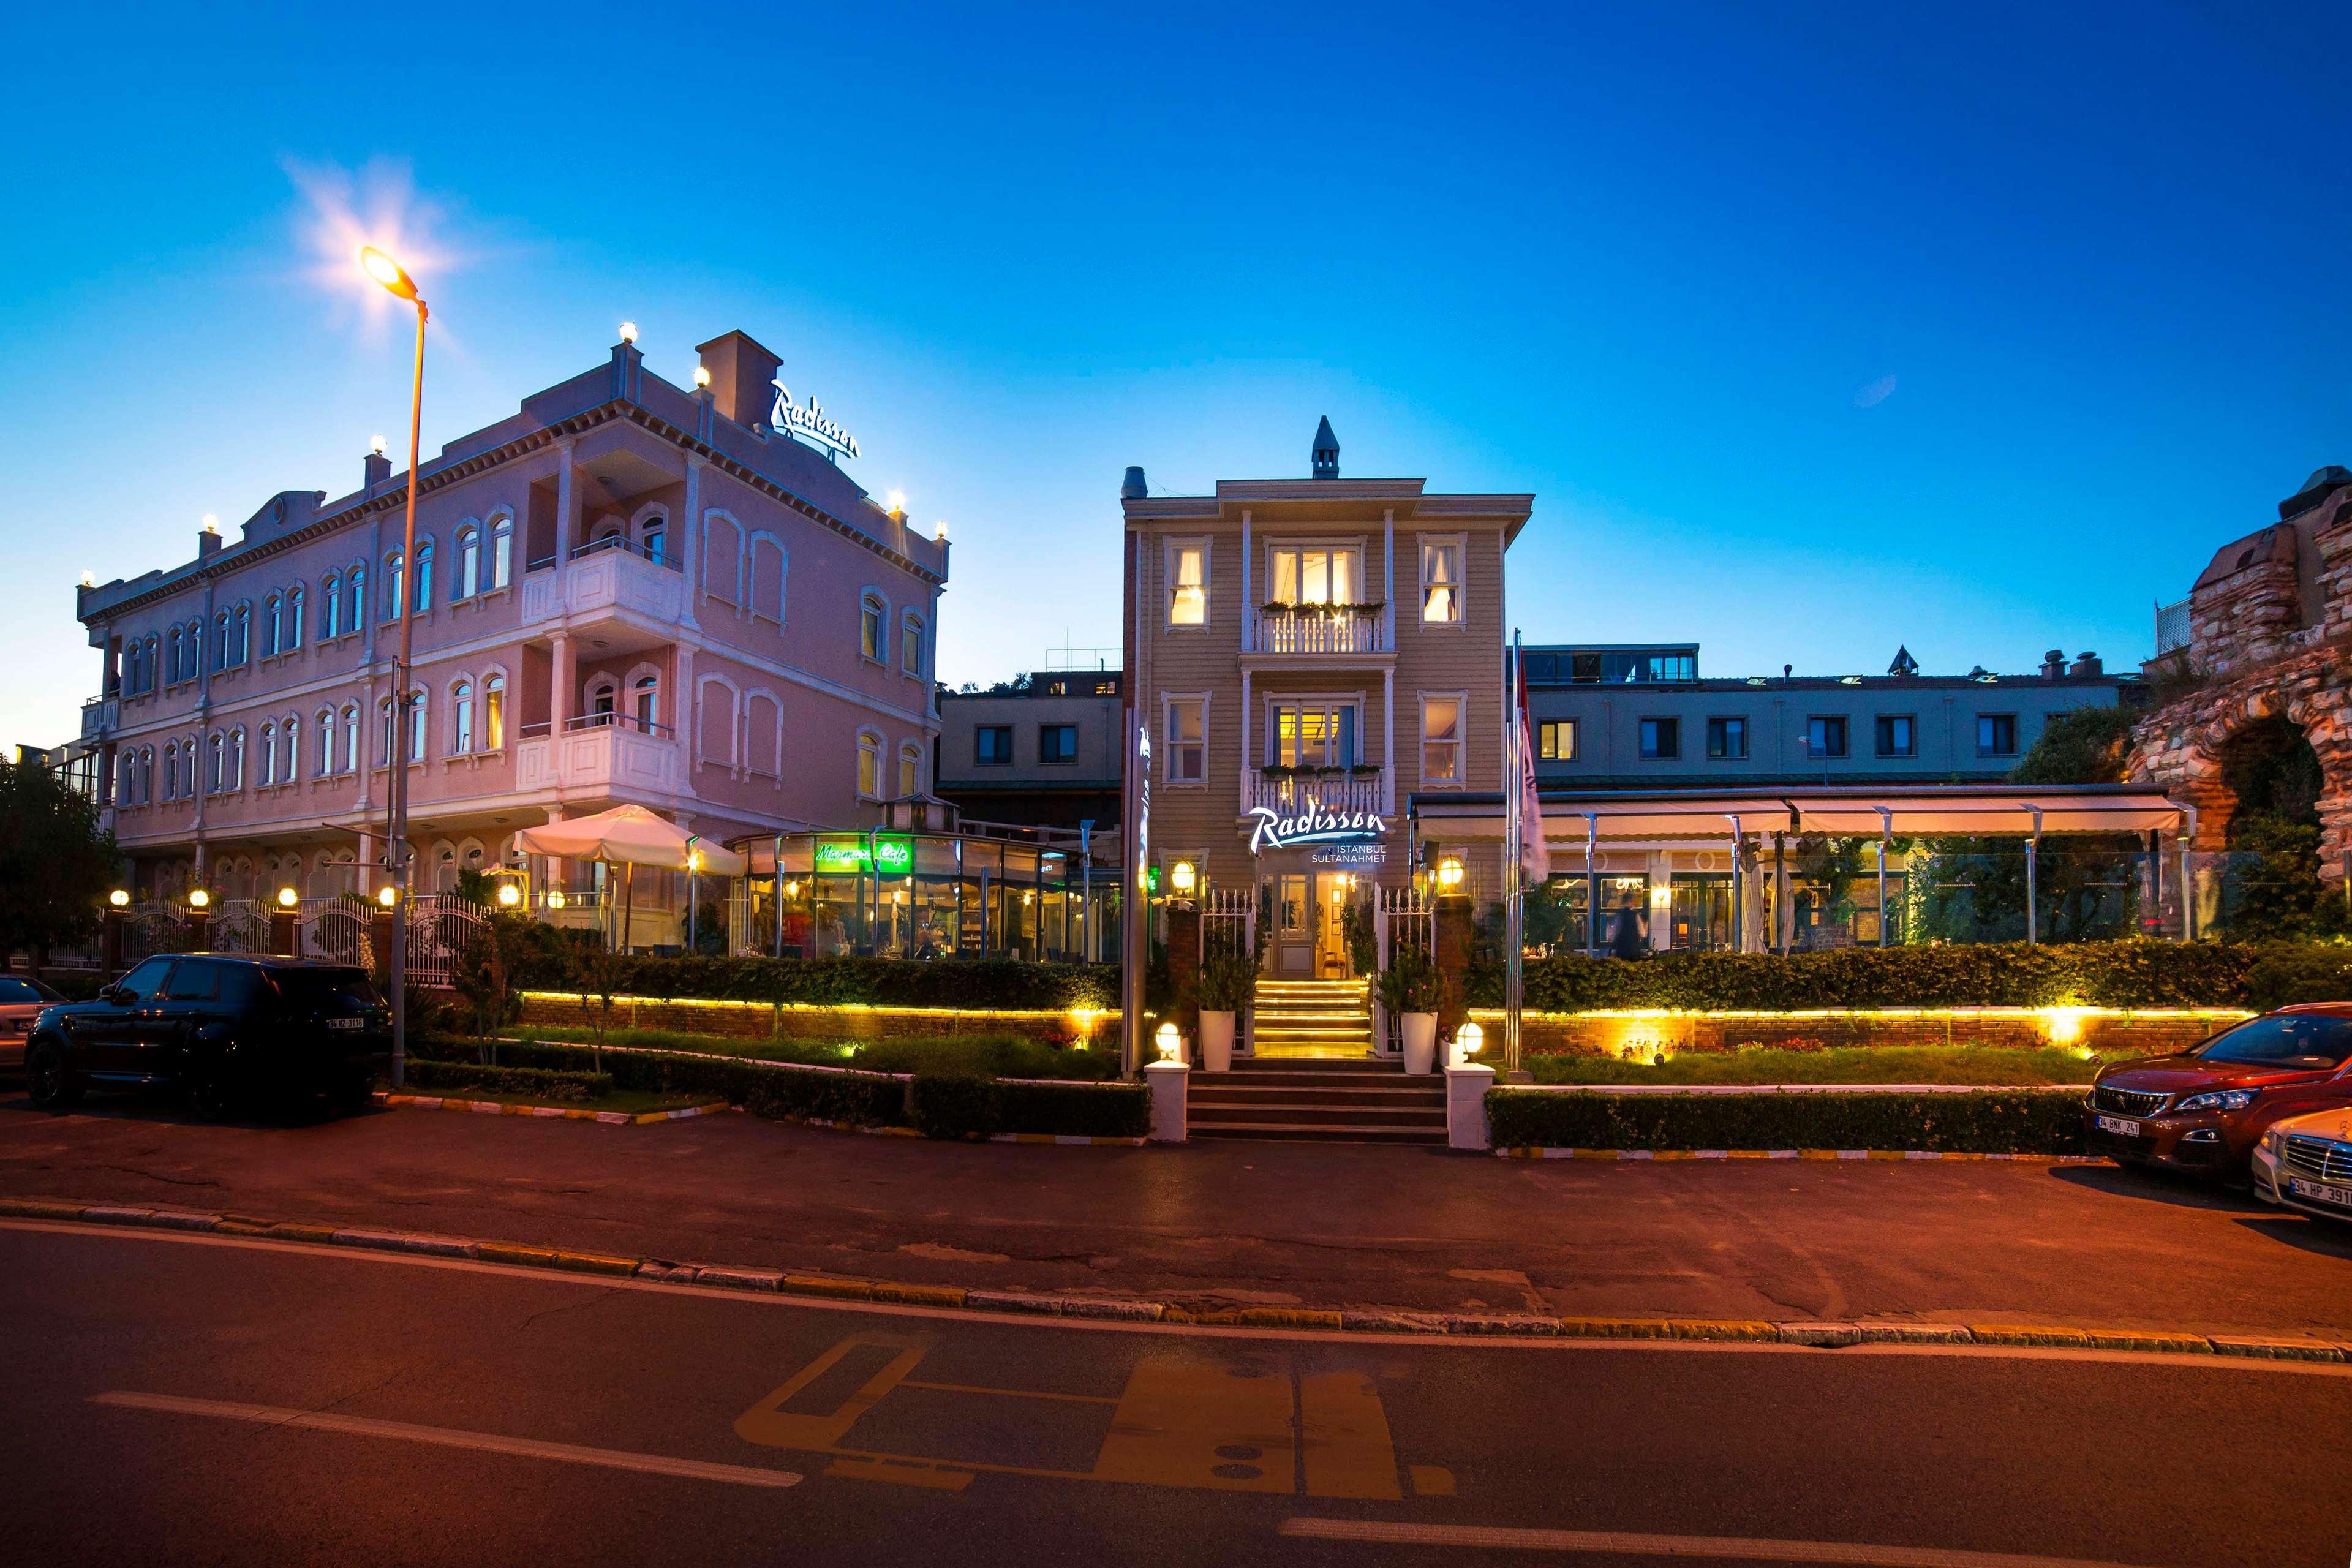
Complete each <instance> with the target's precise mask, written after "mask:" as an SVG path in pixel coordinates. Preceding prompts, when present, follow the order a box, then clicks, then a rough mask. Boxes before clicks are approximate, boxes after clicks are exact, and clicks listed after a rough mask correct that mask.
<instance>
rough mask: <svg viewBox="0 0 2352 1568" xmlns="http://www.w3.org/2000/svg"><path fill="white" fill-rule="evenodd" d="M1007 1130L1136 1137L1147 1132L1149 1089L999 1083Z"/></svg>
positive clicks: (1114, 1085) (1119, 1085)
mask: <svg viewBox="0 0 2352 1568" xmlns="http://www.w3.org/2000/svg"><path fill="white" fill-rule="evenodd" d="M996 1087H997V1090H998V1103H999V1105H1000V1107H1001V1121H1002V1125H1003V1129H1004V1131H1008V1132H1050V1133H1053V1134H1055V1136H1057V1137H1063V1138H1141V1137H1143V1136H1145V1135H1146V1134H1147V1133H1149V1132H1150V1131H1151V1091H1150V1089H1146V1088H1144V1087H1143V1086H1142V1085H1141V1084H1136V1083H1103V1084H1093V1083H1000V1084H998V1085H997V1086H996Z"/></svg>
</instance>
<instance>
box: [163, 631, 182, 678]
mask: <svg viewBox="0 0 2352 1568" xmlns="http://www.w3.org/2000/svg"><path fill="white" fill-rule="evenodd" d="M163 649H164V654H165V657H166V658H167V659H168V660H169V662H168V663H166V664H165V665H164V666H163V680H164V683H165V684H166V685H177V684H178V683H179V679H180V628H179V627H177V626H173V628H172V637H171V640H170V641H169V642H166V643H165V644H164V645H163Z"/></svg>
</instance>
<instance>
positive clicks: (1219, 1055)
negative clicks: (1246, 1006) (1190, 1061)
mask: <svg viewBox="0 0 2352 1568" xmlns="http://www.w3.org/2000/svg"><path fill="white" fill-rule="evenodd" d="M1201 1066H1202V1069H1203V1070H1205V1071H1208V1072H1231V1071H1232V1070H1233V1066H1234V1015H1233V1014H1231V1013H1212V1012H1209V1011H1207V1010H1206V1009H1203V1010H1202V1014H1201Z"/></svg>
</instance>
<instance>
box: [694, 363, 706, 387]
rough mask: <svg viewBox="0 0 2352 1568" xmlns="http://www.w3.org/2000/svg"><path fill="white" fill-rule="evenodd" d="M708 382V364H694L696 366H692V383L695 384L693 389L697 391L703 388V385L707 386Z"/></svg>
mask: <svg viewBox="0 0 2352 1568" xmlns="http://www.w3.org/2000/svg"><path fill="white" fill-rule="evenodd" d="M709 384H710V367H709V365H707V364H698V365H696V366H695V367H694V385H695V390H696V391H700V390H701V389H702V388H704V387H706V386H709Z"/></svg>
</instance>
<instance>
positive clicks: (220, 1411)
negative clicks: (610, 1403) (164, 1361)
mask: <svg viewBox="0 0 2352 1568" xmlns="http://www.w3.org/2000/svg"><path fill="white" fill-rule="evenodd" d="M90 1403H91V1404H93V1405H119V1406H121V1407H124V1408H127V1409H131V1410H163V1411H169V1412H171V1413H172V1414H173V1415H212V1416H216V1417H219V1418H221V1419H223V1420H227V1421H250V1422H252V1423H254V1424H255V1425H257V1426H301V1427H307V1428H309V1429H310V1430H311V1431H314V1432H341V1433H344V1434H346V1435H348V1436H354V1437H392V1438H396V1439H398V1440H399V1441H402V1442H405V1443H432V1444H435V1445H436V1446H438V1447H444V1448H471V1449H474V1450H476V1451H477V1452H479V1453H484V1454H509V1455H512V1456H514V1457H515V1458H523V1459H555V1460H558V1461H561V1462H562V1463H564V1464H568V1465H601V1466H603V1467H604V1468H606V1469H612V1470H641V1471H643V1472H645V1473H646V1474H647V1475H653V1476H676V1477H677V1478H679V1479H683V1480H692V1481H725V1482H728V1483H729V1484H730V1485H733V1486H739V1487H790V1486H798V1485H799V1484H800V1479H801V1478H800V1476H799V1475H798V1474H797V1473H795V1472H794V1471H792V1470H774V1469H767V1468H761V1467H760V1466H757V1465H717V1464H711V1463H709V1462H708V1461H706V1460H702V1459H673V1458H669V1457H668V1456H667V1455H665V1454H632V1453H628V1452H625V1450H622V1449H619V1448H586V1447H580V1446H579V1445H578V1444H574V1443H542V1442H540V1441H539V1440H538V1439H537V1438H533V1437H502V1436H499V1435H498V1434H497V1433H494V1432H461V1431H459V1430H457V1428H455V1427H452V1426H415V1425H414V1424H412V1423H410V1422H406V1421H376V1420H372V1419H370V1418H369V1417H367V1416H364V1415H327V1414H325V1413H323V1412H320V1411H311V1410H289V1409H285V1408H283V1407H281V1406H278V1405H232V1404H229V1403H227V1402H226V1401H224V1400H218V1399H183V1398H180V1397H179V1396H177V1395H176V1394H131V1393H125V1392H120V1391H118V1392H116V1393H112V1394H92V1395H91V1396H90Z"/></svg>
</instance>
